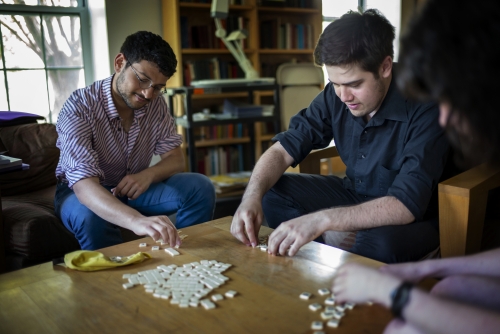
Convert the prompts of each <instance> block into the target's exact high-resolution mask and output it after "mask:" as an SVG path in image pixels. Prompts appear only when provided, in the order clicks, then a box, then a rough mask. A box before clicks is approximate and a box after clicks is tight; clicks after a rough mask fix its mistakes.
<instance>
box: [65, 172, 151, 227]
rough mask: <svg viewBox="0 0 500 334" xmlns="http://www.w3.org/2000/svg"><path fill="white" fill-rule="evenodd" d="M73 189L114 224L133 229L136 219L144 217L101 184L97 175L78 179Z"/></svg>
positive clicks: (81, 198)
mask: <svg viewBox="0 0 500 334" xmlns="http://www.w3.org/2000/svg"><path fill="white" fill-rule="evenodd" d="M73 190H74V191H75V194H76V197H77V198H78V200H79V201H80V202H81V203H82V204H83V205H85V206H86V207H87V208H89V210H91V211H92V212H94V213H95V214H96V215H98V216H99V217H101V218H102V219H104V220H106V221H108V222H110V223H112V224H115V225H118V226H121V227H124V228H127V229H131V227H132V224H133V221H134V219H137V218H140V217H142V215H141V214H140V213H139V212H138V211H136V210H134V209H132V208H131V207H129V206H127V205H125V204H123V203H122V202H120V201H119V200H118V199H117V198H116V197H114V196H113V195H112V194H111V192H110V191H109V190H107V189H106V188H104V187H103V186H101V185H100V184H99V180H98V179H97V177H95V178H87V179H82V180H80V181H78V182H77V183H75V185H74V186H73Z"/></svg>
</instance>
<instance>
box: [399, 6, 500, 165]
mask: <svg viewBox="0 0 500 334" xmlns="http://www.w3.org/2000/svg"><path fill="white" fill-rule="evenodd" d="M499 44H500V1H498V0H483V1H479V2H477V1H476V2H474V1H468V0H467V1H466V0H429V1H427V3H426V4H425V5H424V7H423V8H422V10H421V12H420V13H419V15H417V16H415V17H414V18H413V20H412V21H411V22H410V26H409V27H408V30H407V33H406V34H405V35H404V36H403V37H402V39H401V52H400V58H399V63H400V71H399V75H398V84H399V86H400V88H401V89H402V90H403V92H404V93H405V94H406V95H407V96H410V97H413V98H417V99H420V100H434V101H437V102H439V106H440V118H439V122H440V124H441V125H442V126H443V127H445V128H446V130H447V133H448V136H449V138H450V141H451V144H452V145H453V146H455V147H456V148H459V150H458V151H459V152H460V151H461V153H462V154H463V155H464V157H465V160H466V161H467V162H468V164H476V163H479V162H484V161H490V162H493V161H498V160H500V154H499V153H500V132H499V127H500V107H499V106H498V105H497V103H498V97H499V96H500V92H499V88H500V85H499V84H498V80H499V76H500V45H499Z"/></svg>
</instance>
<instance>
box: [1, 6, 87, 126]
mask: <svg viewBox="0 0 500 334" xmlns="http://www.w3.org/2000/svg"><path fill="white" fill-rule="evenodd" d="M77 2H78V5H77V6H76V7H59V6H45V5H36V6H31V5H10V4H0V14H2V15H5V14H6V15H39V16H40V18H41V16H42V15H78V16H79V17H80V35H81V41H82V59H83V70H84V74H85V85H90V84H91V83H92V82H93V81H94V73H93V66H92V65H93V64H92V43H91V36H90V15H89V11H88V6H87V3H86V1H85V0H77ZM40 23H42V21H41V22H40ZM1 29H2V28H1V27H0V34H1ZM42 31H43V30H42ZM0 45H3V39H2V40H1V41H0ZM41 47H42V48H43V49H44V50H45V43H43V45H42V46H41ZM0 52H1V57H2V60H1V61H3V68H2V69H0V71H2V72H3V73H4V82H5V90H6V96H7V106H8V109H9V110H10V98H9V94H8V92H9V83H8V80H7V71H8V70H9V69H8V68H6V67H5V55H4V48H3V47H2V48H1V50H0ZM43 61H44V71H45V77H46V79H45V83H46V89H47V96H49V92H48V78H47V70H48V68H47V64H46V63H45V59H44V60H43ZM26 70H29V69H28V68H27V69H26ZM52 112H53V110H50V114H49V118H50V119H49V120H48V121H49V122H50V123H52V119H51V118H52Z"/></svg>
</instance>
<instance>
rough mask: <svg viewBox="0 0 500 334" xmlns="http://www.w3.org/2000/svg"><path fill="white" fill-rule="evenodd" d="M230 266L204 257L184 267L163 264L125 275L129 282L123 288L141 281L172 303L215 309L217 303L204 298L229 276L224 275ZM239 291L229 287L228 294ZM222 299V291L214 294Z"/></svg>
mask: <svg viewBox="0 0 500 334" xmlns="http://www.w3.org/2000/svg"><path fill="white" fill-rule="evenodd" d="M229 267H231V265H230V264H228V263H222V262H217V261H216V260H211V261H209V260H201V261H200V262H192V263H186V264H184V265H182V266H177V265H175V264H171V265H160V266H158V267H157V269H152V270H146V271H140V272H138V273H137V274H124V275H123V279H127V280H128V283H125V284H123V287H124V288H125V289H130V288H132V287H134V286H135V285H139V284H141V285H143V286H144V288H145V290H146V292H147V293H151V294H152V295H153V296H154V297H156V298H161V299H170V304H177V305H179V307H182V308H186V307H189V306H191V307H197V306H198V304H201V305H202V306H203V307H204V308H205V309H207V310H208V309H213V308H215V307H216V305H215V304H214V303H213V302H212V301H211V300H210V299H208V298H205V299H203V298H204V297H206V296H207V295H208V294H209V293H211V292H212V291H213V290H215V289H216V288H218V287H220V286H221V285H222V284H224V283H225V282H226V281H227V280H228V279H229V278H228V277H226V276H224V275H222V273H223V272H224V271H226V270H227V269H228V268H229ZM236 293H237V292H236V291H232V290H230V291H227V292H226V293H225V296H226V297H227V298H233V297H234V296H235V295H236ZM222 299H224V297H223V296H222V295H221V294H215V295H212V300H213V301H220V300H222Z"/></svg>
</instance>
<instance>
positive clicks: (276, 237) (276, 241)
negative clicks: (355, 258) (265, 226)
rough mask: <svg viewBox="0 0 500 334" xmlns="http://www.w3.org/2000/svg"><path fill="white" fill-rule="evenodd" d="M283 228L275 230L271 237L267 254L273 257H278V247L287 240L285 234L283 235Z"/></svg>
mask: <svg viewBox="0 0 500 334" xmlns="http://www.w3.org/2000/svg"><path fill="white" fill-rule="evenodd" d="M280 227H281V226H278V228H277V229H276V230H274V231H273V232H272V233H271V235H269V240H268V245H267V252H268V253H269V254H272V255H277V251H278V247H279V245H280V244H281V242H282V241H283V239H284V238H285V234H284V233H281V229H280Z"/></svg>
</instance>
